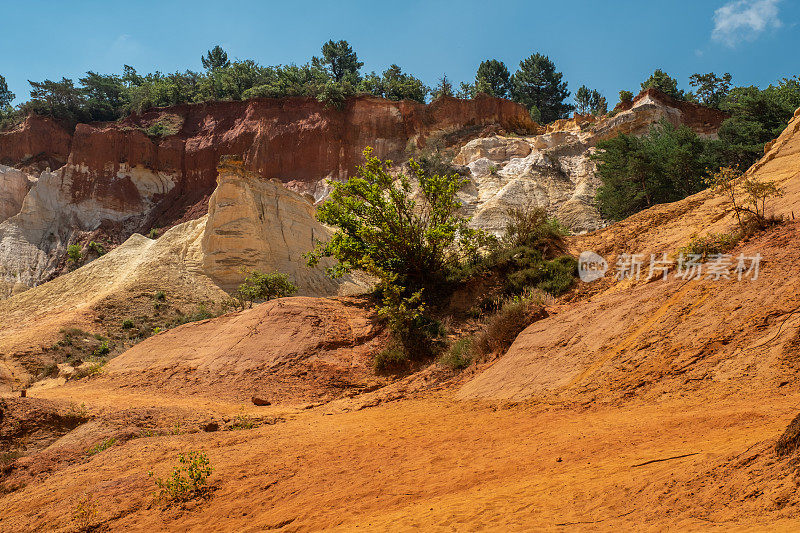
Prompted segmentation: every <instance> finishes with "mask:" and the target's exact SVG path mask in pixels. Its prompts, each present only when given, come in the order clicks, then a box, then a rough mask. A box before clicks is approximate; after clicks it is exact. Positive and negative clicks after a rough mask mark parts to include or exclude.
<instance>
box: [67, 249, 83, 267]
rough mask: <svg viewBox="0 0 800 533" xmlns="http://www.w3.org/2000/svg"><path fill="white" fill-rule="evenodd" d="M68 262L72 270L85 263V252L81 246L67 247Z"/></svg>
mask: <svg viewBox="0 0 800 533" xmlns="http://www.w3.org/2000/svg"><path fill="white" fill-rule="evenodd" d="M67 260H68V261H69V263H70V264H71V266H72V268H76V267H78V266H79V265H80V264H81V263H82V262H83V252H82V249H81V245H80V244H70V245H69V246H68V247H67Z"/></svg>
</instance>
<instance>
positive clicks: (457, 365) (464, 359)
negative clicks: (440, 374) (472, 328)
mask: <svg viewBox="0 0 800 533" xmlns="http://www.w3.org/2000/svg"><path fill="white" fill-rule="evenodd" d="M474 342H475V339H473V338H472V337H464V338H461V339H458V340H457V341H456V342H454V343H453V344H452V345H450V349H449V350H448V351H446V352H444V353H443V354H442V355H441V356H439V363H440V364H442V365H444V366H446V367H448V368H451V369H453V370H461V369H463V368H467V367H468V366H469V365H470V363H472V350H473V344H474Z"/></svg>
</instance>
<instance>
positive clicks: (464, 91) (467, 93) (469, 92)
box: [456, 81, 478, 100]
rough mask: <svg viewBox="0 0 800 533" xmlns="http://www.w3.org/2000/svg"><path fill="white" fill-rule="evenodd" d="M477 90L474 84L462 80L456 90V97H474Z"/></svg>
mask: <svg viewBox="0 0 800 533" xmlns="http://www.w3.org/2000/svg"><path fill="white" fill-rule="evenodd" d="M477 92H478V91H477V89H476V88H475V85H473V84H471V83H466V82H463V81H462V82H461V87H460V88H459V89H458V91H456V98H461V99H464V100H467V99H469V98H474V97H475V94H476V93H477Z"/></svg>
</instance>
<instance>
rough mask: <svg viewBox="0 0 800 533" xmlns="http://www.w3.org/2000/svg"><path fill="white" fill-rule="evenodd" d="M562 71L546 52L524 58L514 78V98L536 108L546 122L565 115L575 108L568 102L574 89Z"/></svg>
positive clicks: (512, 86) (512, 79)
mask: <svg viewBox="0 0 800 533" xmlns="http://www.w3.org/2000/svg"><path fill="white" fill-rule="evenodd" d="M563 76H564V75H563V74H562V73H561V72H556V66H555V64H554V63H553V62H552V61H550V58H548V57H547V56H546V55H542V54H533V55H532V56H530V57H528V58H527V59H524V60H522V61H520V63H519V70H518V71H517V72H515V73H514V75H513V76H512V77H511V94H512V96H513V97H514V100H515V101H517V102H519V103H520V104H522V105H524V106H525V107H527V108H528V109H531V108H532V107H535V108H537V109H538V110H539V113H541V117H542V118H541V119H542V121H543V122H552V121H554V120H556V119H559V118H563V117H565V116H566V115H567V114H568V113H569V112H570V111H571V110H572V109H573V107H572V106H571V105H570V104H566V103H564V100H566V99H567V98H568V97H569V95H570V92H569V91H568V90H567V82H565V81H561V78H563Z"/></svg>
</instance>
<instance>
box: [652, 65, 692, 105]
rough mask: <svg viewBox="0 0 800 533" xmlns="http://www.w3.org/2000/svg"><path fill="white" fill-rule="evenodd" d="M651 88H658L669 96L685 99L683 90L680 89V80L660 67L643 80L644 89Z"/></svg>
mask: <svg viewBox="0 0 800 533" xmlns="http://www.w3.org/2000/svg"><path fill="white" fill-rule="evenodd" d="M651 88H652V89H657V90H659V91H661V92H662V93H664V94H666V95H667V96H671V97H673V98H676V99H678V100H683V99H685V95H684V94H683V91H681V90H678V80H676V79H675V78H673V77H671V76H670V75H669V74H667V73H666V72H664V71H663V70H661V69H660V68H658V69H656V70H655V71H654V72H653V73H652V74H651V75H650V77H649V78H647V79H646V80H645V81H643V82H642V90H643V91H644V90H647V89H651Z"/></svg>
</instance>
